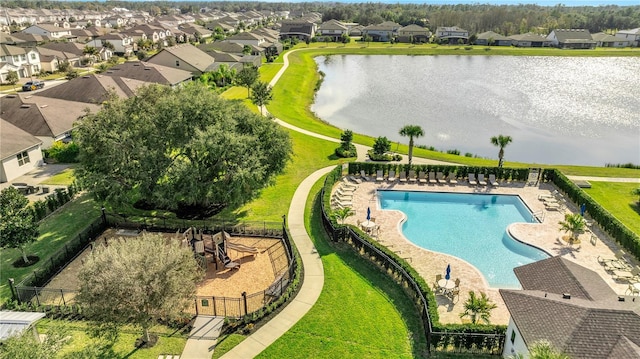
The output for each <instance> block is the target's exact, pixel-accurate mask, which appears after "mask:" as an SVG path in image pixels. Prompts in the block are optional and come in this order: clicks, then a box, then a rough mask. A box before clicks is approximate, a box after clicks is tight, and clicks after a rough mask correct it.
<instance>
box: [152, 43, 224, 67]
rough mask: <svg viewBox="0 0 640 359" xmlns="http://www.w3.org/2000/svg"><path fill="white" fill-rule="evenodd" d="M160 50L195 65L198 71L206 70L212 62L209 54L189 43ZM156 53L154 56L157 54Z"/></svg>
mask: <svg viewBox="0 0 640 359" xmlns="http://www.w3.org/2000/svg"><path fill="white" fill-rule="evenodd" d="M162 51H166V52H168V53H170V54H172V55H173V56H175V57H177V58H179V59H180V60H182V61H184V62H185V63H187V64H189V65H191V66H193V67H195V68H196V69H198V70H199V71H200V72H206V71H207V68H208V67H209V66H211V65H212V64H213V62H214V59H213V57H211V56H209V55H208V54H207V53H206V52H204V51H202V50H200V49H198V48H197V47H195V46H193V45H191V44H180V45H176V46H171V47H165V48H164V49H162ZM162 51H161V52H162ZM158 54H159V53H158ZM158 54H156V55H154V56H157V55H158ZM152 58H153V57H152Z"/></svg>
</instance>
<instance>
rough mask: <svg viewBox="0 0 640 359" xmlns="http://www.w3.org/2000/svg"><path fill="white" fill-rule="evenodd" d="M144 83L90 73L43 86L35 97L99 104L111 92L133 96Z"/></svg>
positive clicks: (89, 104)
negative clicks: (57, 83) (50, 85)
mask: <svg viewBox="0 0 640 359" xmlns="http://www.w3.org/2000/svg"><path fill="white" fill-rule="evenodd" d="M145 84H147V83H146V82H144V81H140V80H136V79H131V78H121V77H116V76H107V75H106V74H90V75H84V76H80V77H77V78H75V79H72V80H70V81H67V82H65V83H62V84H60V85H57V86H52V87H45V88H44V89H43V90H41V91H38V93H37V97H38V99H41V98H47V99H50V100H52V101H53V100H57V101H63V102H61V103H73V104H76V103H78V104H83V106H85V107H87V106H93V105H95V106H100V105H102V103H103V102H104V101H107V100H108V99H109V97H110V95H111V93H112V92H113V93H115V94H116V95H117V96H118V97H120V98H128V97H131V96H133V95H134V94H135V91H136V90H137V89H138V88H139V87H140V86H143V85H145ZM34 97H35V96H34ZM81 108H82V107H81ZM96 108H99V107H96ZM76 117H77V116H76Z"/></svg>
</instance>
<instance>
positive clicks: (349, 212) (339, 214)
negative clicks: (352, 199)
mask: <svg viewBox="0 0 640 359" xmlns="http://www.w3.org/2000/svg"><path fill="white" fill-rule="evenodd" d="M354 214H356V213H355V212H354V211H353V209H351V207H343V208H339V209H336V210H335V211H333V212H331V216H332V217H333V218H334V219H336V220H339V221H340V224H342V225H344V221H345V220H346V219H347V218H349V217H351V216H353V215H354Z"/></svg>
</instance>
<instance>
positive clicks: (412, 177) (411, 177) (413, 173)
mask: <svg viewBox="0 0 640 359" xmlns="http://www.w3.org/2000/svg"><path fill="white" fill-rule="evenodd" d="M417 180H418V179H417V178H416V171H409V182H416V181H417Z"/></svg>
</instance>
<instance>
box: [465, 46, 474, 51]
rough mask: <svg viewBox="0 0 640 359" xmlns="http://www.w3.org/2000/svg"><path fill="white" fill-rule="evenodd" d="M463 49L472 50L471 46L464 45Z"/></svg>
mask: <svg viewBox="0 0 640 359" xmlns="http://www.w3.org/2000/svg"><path fill="white" fill-rule="evenodd" d="M464 49H465V50H467V51H469V50H473V46H465V47H464Z"/></svg>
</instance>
